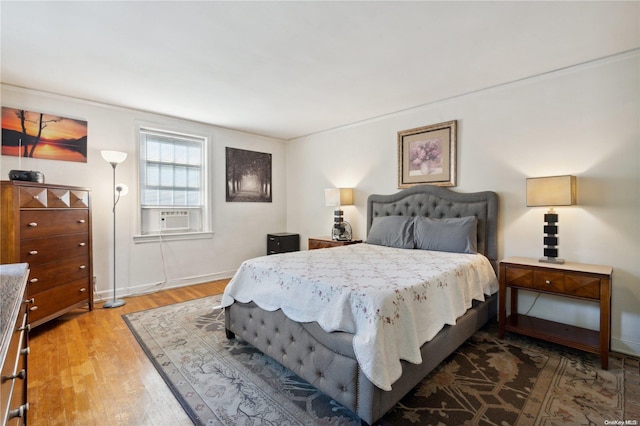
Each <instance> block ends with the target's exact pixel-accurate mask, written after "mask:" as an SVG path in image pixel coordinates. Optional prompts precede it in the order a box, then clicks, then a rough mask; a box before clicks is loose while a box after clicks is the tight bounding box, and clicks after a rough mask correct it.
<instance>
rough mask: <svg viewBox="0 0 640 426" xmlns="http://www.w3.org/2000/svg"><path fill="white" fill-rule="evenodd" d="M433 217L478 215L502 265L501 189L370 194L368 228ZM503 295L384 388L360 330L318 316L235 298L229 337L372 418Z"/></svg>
mask: <svg viewBox="0 0 640 426" xmlns="http://www.w3.org/2000/svg"><path fill="white" fill-rule="evenodd" d="M390 215H404V216H425V217H432V218H450V217H464V216H476V217H477V218H478V252H479V253H482V254H484V255H485V256H486V257H488V258H489V260H490V261H491V264H492V265H493V267H494V270H497V269H496V268H497V255H498V253H497V252H498V248H497V247H498V245H497V225H498V223H497V215H498V197H497V195H496V194H495V193H494V192H489V191H486V192H477V193H468V194H463V193H456V192H453V191H451V190H449V189H446V188H442V187H436V186H428V185H424V186H416V187H412V188H409V189H405V190H402V191H400V192H398V193H396V194H392V195H370V196H369V198H368V200H367V232H368V231H369V229H370V228H371V224H372V222H373V219H374V218H376V217H378V216H390ZM496 308H497V295H493V296H491V297H488V298H487V300H486V301H485V302H477V301H474V305H473V306H472V308H471V309H469V310H468V311H467V312H466V313H465V314H464V315H463V316H461V317H460V318H458V320H457V322H456V325H455V326H445V328H443V329H442V330H441V331H440V332H439V333H438V334H437V335H436V337H434V338H433V339H432V340H431V341H429V342H427V343H425V344H424V345H422V347H421V349H420V350H421V353H422V359H423V362H422V363H421V364H411V363H409V362H406V361H402V377H400V379H398V380H397V381H396V382H395V383H393V385H392V390H391V391H384V390H382V389H380V388H378V387H376V386H375V385H373V383H371V382H370V381H369V379H367V377H366V376H365V375H364V374H363V373H362V372H361V371H360V368H359V366H358V362H357V361H356V357H355V354H354V351H353V345H352V338H353V335H352V334H350V333H344V332H333V333H327V332H325V331H324V330H322V328H321V327H320V326H319V325H318V324H317V323H315V322H314V323H298V322H295V321H291V320H290V319H289V318H287V317H286V316H285V315H284V314H283V313H282V311H281V310H277V311H274V312H269V311H265V310H262V309H260V308H259V307H258V306H257V305H255V304H254V303H253V302H251V303H238V302H236V303H234V304H232V305H231V306H229V307H227V308H226V310H225V327H226V330H227V337H229V338H234V337H235V336H238V337H239V338H242V339H243V340H245V341H246V342H248V343H250V344H251V345H253V346H255V347H256V348H258V349H259V350H261V351H262V352H263V353H265V354H267V355H269V356H271V357H272V358H274V359H275V360H277V361H278V362H280V363H281V364H282V365H283V366H285V367H287V368H289V369H290V370H292V371H293V372H295V373H296V374H297V375H298V376H300V377H302V378H303V379H305V380H306V381H308V382H309V383H311V384H312V385H313V386H315V387H316V388H317V389H319V390H320V391H322V392H324V393H326V394H327V395H329V396H330V397H332V398H334V399H335V400H336V401H337V402H339V403H340V404H342V405H344V406H345V407H347V408H349V409H350V410H352V411H353V412H354V413H356V414H357V415H358V416H359V417H360V418H361V419H362V421H363V422H366V423H368V424H373V423H375V422H376V421H377V420H379V419H380V418H381V417H382V416H383V415H384V414H385V413H386V412H387V411H389V410H390V409H391V408H392V407H393V406H394V405H395V404H396V403H397V402H398V401H399V400H400V399H402V397H403V396H404V395H406V394H407V393H408V392H409V391H410V390H411V389H412V388H414V387H415V386H416V385H417V384H418V383H419V382H420V381H421V380H422V379H423V378H424V377H426V376H427V375H428V374H429V373H430V372H431V371H432V370H433V369H434V368H435V367H437V366H438V364H440V363H441V362H442V361H443V360H444V359H445V358H446V357H448V356H449V355H450V354H451V353H453V352H454V351H455V350H456V349H457V348H458V347H459V346H460V345H461V344H462V343H464V342H465V341H466V340H467V339H468V338H469V337H471V335H473V334H474V333H475V332H476V331H477V330H478V329H480V328H481V327H482V326H483V325H484V324H486V323H487V322H488V321H489V319H491V318H493V317H495V315H496Z"/></svg>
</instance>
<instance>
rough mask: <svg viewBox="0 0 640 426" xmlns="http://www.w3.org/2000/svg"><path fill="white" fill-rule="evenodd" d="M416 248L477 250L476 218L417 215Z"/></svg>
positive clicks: (455, 250)
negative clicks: (433, 217) (441, 217)
mask: <svg viewBox="0 0 640 426" xmlns="http://www.w3.org/2000/svg"><path fill="white" fill-rule="evenodd" d="M414 240H415V245H416V248H418V249H422V250H436V251H448V252H453V253H477V252H478V218H476V217H475V216H468V217H460V218H445V219H431V218H428V217H417V218H416V219H415V223H414Z"/></svg>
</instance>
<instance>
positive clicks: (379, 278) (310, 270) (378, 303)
mask: <svg viewBox="0 0 640 426" xmlns="http://www.w3.org/2000/svg"><path fill="white" fill-rule="evenodd" d="M497 290H498V281H497V279H496V275H495V273H494V271H493V268H492V267H491V264H490V262H489V260H488V259H487V258H486V257H484V256H482V255H479V254H477V255H476V254H458V253H445V252H436V251H425V250H406V249H395V248H389V247H383V246H376V245H371V244H353V245H348V246H343V247H335V248H330V249H321V250H308V251H299V252H293V253H284V254H276V255H271V256H264V257H258V258H255V259H251V260H247V261H246V262H244V263H243V264H242V265H241V266H240V269H239V270H238V271H237V273H236V274H235V276H234V277H233V279H232V280H231V282H230V283H229V284H228V285H227V287H226V289H225V292H224V295H223V298H222V306H225V307H226V306H229V305H231V304H232V303H233V302H234V301H235V300H237V301H238V302H243V303H247V302H251V301H253V302H255V303H256V304H257V305H258V306H260V307H261V308H262V309H265V310H267V311H274V310H277V309H282V311H283V312H284V314H285V315H286V316H287V317H289V318H290V319H292V320H294V321H297V322H310V321H317V322H318V324H320V326H321V327H322V328H323V329H324V330H325V331H327V332H331V331H346V332H349V333H352V334H354V339H353V349H354V351H355V354H356V357H357V359H358V363H359V364H360V367H361V369H362V371H363V372H364V374H365V375H366V376H367V377H368V378H369V380H371V382H372V383H373V384H375V385H376V386H377V387H379V388H381V389H384V390H391V385H392V384H393V382H395V381H396V380H397V379H398V378H399V377H400V376H401V374H402V367H401V364H400V360H401V359H403V360H406V361H409V362H412V363H416V364H417V363H420V362H422V359H421V356H420V346H422V344H424V343H425V342H427V341H429V340H431V339H432V338H433V337H434V336H435V335H436V334H437V333H438V332H439V331H440V330H441V329H442V327H443V326H444V325H445V324H450V325H453V324H455V322H456V318H458V317H459V316H461V315H462V314H464V313H465V312H466V310H467V309H468V308H470V307H471V304H472V300H473V299H476V300H480V301H484V296H485V294H486V295H490V294H493V293H495V292H496V291H497Z"/></svg>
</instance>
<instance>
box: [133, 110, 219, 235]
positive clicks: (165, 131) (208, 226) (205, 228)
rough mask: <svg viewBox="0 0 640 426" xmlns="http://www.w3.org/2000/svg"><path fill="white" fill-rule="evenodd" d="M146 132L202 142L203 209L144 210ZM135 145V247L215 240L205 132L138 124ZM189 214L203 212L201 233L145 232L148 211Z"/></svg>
mask: <svg viewBox="0 0 640 426" xmlns="http://www.w3.org/2000/svg"><path fill="white" fill-rule="evenodd" d="M144 132H147V133H156V134H158V135H161V136H162V135H166V136H168V137H171V136H172V135H174V136H176V137H178V138H180V137H183V138H184V139H186V140H189V139H192V140H194V141H197V140H201V143H202V157H201V166H200V174H201V176H200V186H201V189H200V197H201V206H193V207H192V206H171V205H167V206H157V207H156V206H145V205H143V203H142V201H143V192H142V191H143V183H144V182H143V181H144V176H143V174H144V173H145V172H146V164H147V158H146V154H145V152H144V150H143V147H142V142H143V139H142V134H143V133H144ZM136 142H137V153H138V164H137V167H136V171H137V175H138V182H137V183H138V185H137V186H138V196H137V214H138V220H137V230H138V231H137V232H138V233H137V235H134V238H133V239H134V242H135V243H146V242H155V241H164V240H193V239H203V238H212V237H213V233H214V232H213V228H212V224H213V207H212V200H213V197H212V195H211V194H210V190H209V182H210V176H211V173H212V170H211V167H210V166H211V164H212V162H211V159H210V158H209V156H210V151H211V150H210V149H209V148H210V143H211V136H210V135H209V134H207V133H205V132H200V131H196V130H193V129H184V128H179V127H176V126H168V125H158V124H151V123H142V122H141V123H137V124H136ZM150 209H151V210H163V209H164V210H188V209H197V210H199V211H200V215H201V223H202V229H201V230H199V231H171V232H163V231H162V230H158V231H153V232H147V233H143V232H144V223H143V221H144V211H145V210H150Z"/></svg>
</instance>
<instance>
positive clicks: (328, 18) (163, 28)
mask: <svg viewBox="0 0 640 426" xmlns="http://www.w3.org/2000/svg"><path fill="white" fill-rule="evenodd" d="M0 13H1V20H2V21H1V24H2V27H1V37H2V50H1V59H2V62H1V71H2V74H1V81H2V83H4V84H9V85H14V86H20V87H26V88H31V89H37V90H41V91H46V92H51V93H56V94H62V95H67V96H72V97H77V98H81V99H87V100H92V101H98V102H102V103H107V104H112V105H118V106H124V107H129V108H135V109H140V110H145V111H150V112H155V113H161V114H167V115H171V116H175V117H181V118H185V119H190V120H195V121H199V122H204V123H210V124H215V125H219V126H224V127H228V128H233V129H238V130H242V131H247V132H251V133H256V134H261V135H266V136H272V137H276V138H282V139H291V138H295V137H299V136H303V135H307V134H311V133H316V132H320V131H323V130H327V129H331V128H335V127H339V126H343V125H347V124H350V123H354V122H358V121H361V120H366V119H369V118H373V117H378V116H382V115H385V114H390V113H393V112H397V111H401V110H405V109H408V108H413V107H416V106H419V105H424V104H428V103H432V102H435V101H438V100H442V99H447V98H450V97H454V96H458V95H461V94H465V93H470V92H474V91H477V90H481V89H484V88H487V87H492V86H496V85H499V84H502V83H506V82H510V81H515V80H519V79H523V78H526V77H529V76H533V75H539V74H542V73H545V72H549V71H553V70H557V69H561V68H565V67H568V66H571V65H574V64H579V63H584V62H588V61H591V60H594V59H597V58H602V57H605V56H609V55H613V54H616V53H620V52H624V51H628V50H632V49H637V48H639V47H640V29H639V28H640V2H638V1H627V2H610V1H605V2H597V1H590V2H575V1H574V2H520V1H518V2H515V1H514V2H477V1H474V2H457V1H456V2H398V1H392V2H366V1H357V2H294V1H278V2H268V1H260V2H214V1H200V2H187V1H162V2H161V1H139V2H138V1H127V2H112V1H106V2H95V1H85V2H80V1H78V2H73V1H67V2H55V1H45V2H24V1H22V2H20V1H17V2H13V1H5V0H3V1H2V2H1V3H0Z"/></svg>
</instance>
